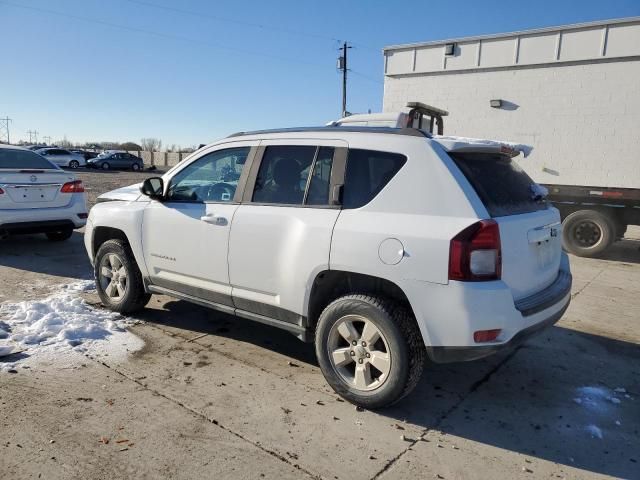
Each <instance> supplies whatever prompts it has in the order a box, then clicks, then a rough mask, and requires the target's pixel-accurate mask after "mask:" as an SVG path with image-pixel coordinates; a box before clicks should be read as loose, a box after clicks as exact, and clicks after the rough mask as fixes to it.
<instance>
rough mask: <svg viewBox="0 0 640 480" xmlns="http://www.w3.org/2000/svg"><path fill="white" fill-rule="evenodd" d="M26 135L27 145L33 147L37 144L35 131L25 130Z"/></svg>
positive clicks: (36, 132)
mask: <svg viewBox="0 0 640 480" xmlns="http://www.w3.org/2000/svg"><path fill="white" fill-rule="evenodd" d="M27 135H29V143H31V144H33V145H37V144H38V131H37V130H27Z"/></svg>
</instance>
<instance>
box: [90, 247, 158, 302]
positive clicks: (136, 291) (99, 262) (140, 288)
mask: <svg viewBox="0 0 640 480" xmlns="http://www.w3.org/2000/svg"><path fill="white" fill-rule="evenodd" d="M111 254H114V255H116V256H117V258H118V259H119V260H120V262H121V265H122V266H123V267H124V268H125V269H126V285H125V286H124V289H123V290H124V291H123V293H122V295H120V296H119V297H118V298H114V297H113V296H110V295H109V294H108V293H107V292H106V291H105V290H106V288H105V283H104V280H105V277H104V276H103V275H101V268H102V267H103V266H104V265H103V264H104V262H105V260H107V257H108V256H109V255H111ZM93 271H94V278H95V281H96V290H97V291H98V295H99V296H100V300H101V301H102V304H103V305H104V306H105V307H107V308H108V309H109V310H113V311H114V312H119V313H131V312H135V311H137V310H140V309H141V308H143V307H144V306H145V305H146V304H147V303H148V302H149V299H150V298H151V295H150V294H148V293H146V292H145V290H144V283H143V282H142V275H141V273H140V269H139V268H138V264H137V263H136V260H135V258H134V256H133V252H131V248H129V245H128V244H127V243H125V242H123V241H122V240H107V241H106V242H104V243H103V244H102V245H101V246H100V248H99V249H98V253H97V254H96V258H95V262H94V269H93Z"/></svg>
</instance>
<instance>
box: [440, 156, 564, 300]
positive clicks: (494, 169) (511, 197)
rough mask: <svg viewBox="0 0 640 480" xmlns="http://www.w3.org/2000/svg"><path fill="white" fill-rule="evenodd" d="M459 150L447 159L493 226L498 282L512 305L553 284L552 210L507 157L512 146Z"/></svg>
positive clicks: (557, 243)
mask: <svg viewBox="0 0 640 480" xmlns="http://www.w3.org/2000/svg"><path fill="white" fill-rule="evenodd" d="M443 146H445V149H447V148H446V145H443ZM461 147H462V148H460V149H459V150H456V149H455V148H452V149H449V150H450V151H449V155H450V156H451V158H453V160H454V162H455V163H456V165H457V166H458V168H459V169H460V170H461V171H462V173H463V174H464V176H465V177H466V178H467V180H468V181H469V183H470V184H471V186H472V187H473V189H474V190H475V191H476V193H477V194H478V197H479V198H480V200H481V201H482V203H483V204H484V206H485V207H486V209H487V211H488V212H489V215H491V217H492V218H493V219H494V220H495V221H496V222H497V223H498V226H499V229H500V241H501V249H502V280H503V281H504V282H505V283H506V284H507V285H508V286H509V288H510V289H511V292H512V295H513V298H514V300H519V299H521V298H525V297H528V296H530V295H532V294H534V293H537V292H539V291H540V290H543V289H544V288H546V287H547V286H549V285H550V284H551V283H553V281H554V280H555V279H556V277H557V276H558V270H559V268H560V259H561V253H562V244H561V235H560V233H561V231H560V228H561V225H560V215H559V213H558V211H557V210H556V209H555V208H552V207H551V206H550V205H549V204H548V203H547V202H546V200H545V199H544V191H543V189H541V188H540V187H539V186H538V185H537V184H536V183H535V182H534V181H533V180H532V179H531V178H530V177H529V175H527V173H526V172H525V171H524V170H523V169H522V168H521V167H520V166H519V165H518V164H517V162H516V161H515V160H514V159H513V158H512V156H515V155H517V153H518V152H517V151H516V150H515V149H514V148H513V147H514V146H513V145H508V144H502V145H500V144H498V145H493V148H491V147H490V144H485V145H483V146H481V147H480V148H477V146H476V148H475V149H474V148H473V144H467V145H466V146H462V145H461ZM451 150H453V151H451ZM474 150H475V151H474Z"/></svg>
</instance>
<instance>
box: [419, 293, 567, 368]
mask: <svg viewBox="0 0 640 480" xmlns="http://www.w3.org/2000/svg"><path fill="white" fill-rule="evenodd" d="M563 303H564V306H563V307H562V308H561V309H560V310H558V311H557V312H555V313H553V314H551V316H549V317H548V318H546V319H545V320H542V321H541V322H539V323H536V324H534V325H531V326H530V327H527V328H525V329H524V330H520V331H519V332H518V333H516V334H515V335H514V336H513V337H511V340H509V341H507V342H505V343H500V344H492V345H486V346H477V347H428V348H427V352H428V354H429V357H430V358H431V360H433V361H434V362H436V363H452V362H468V361H471V360H478V359H480V358H484V357H488V356H490V355H493V354H495V353H498V352H507V351H510V350H513V349H514V348H516V347H517V346H518V345H521V344H522V343H523V342H525V341H526V340H528V339H529V338H531V337H532V336H534V335H536V334H537V333H540V332H541V331H542V330H544V329H545V328H547V327H550V326H552V325H555V323H556V322H557V321H558V320H560V318H562V316H563V315H564V312H566V311H567V308H569V304H570V303H571V294H568V298H567V300H566V301H565V302H563Z"/></svg>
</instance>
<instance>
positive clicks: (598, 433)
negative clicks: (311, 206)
mask: <svg viewBox="0 0 640 480" xmlns="http://www.w3.org/2000/svg"><path fill="white" fill-rule="evenodd" d="M587 432H589V434H590V435H591V438H599V439H601V440H602V430H600V429H599V428H598V427H596V426H595V425H587Z"/></svg>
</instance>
